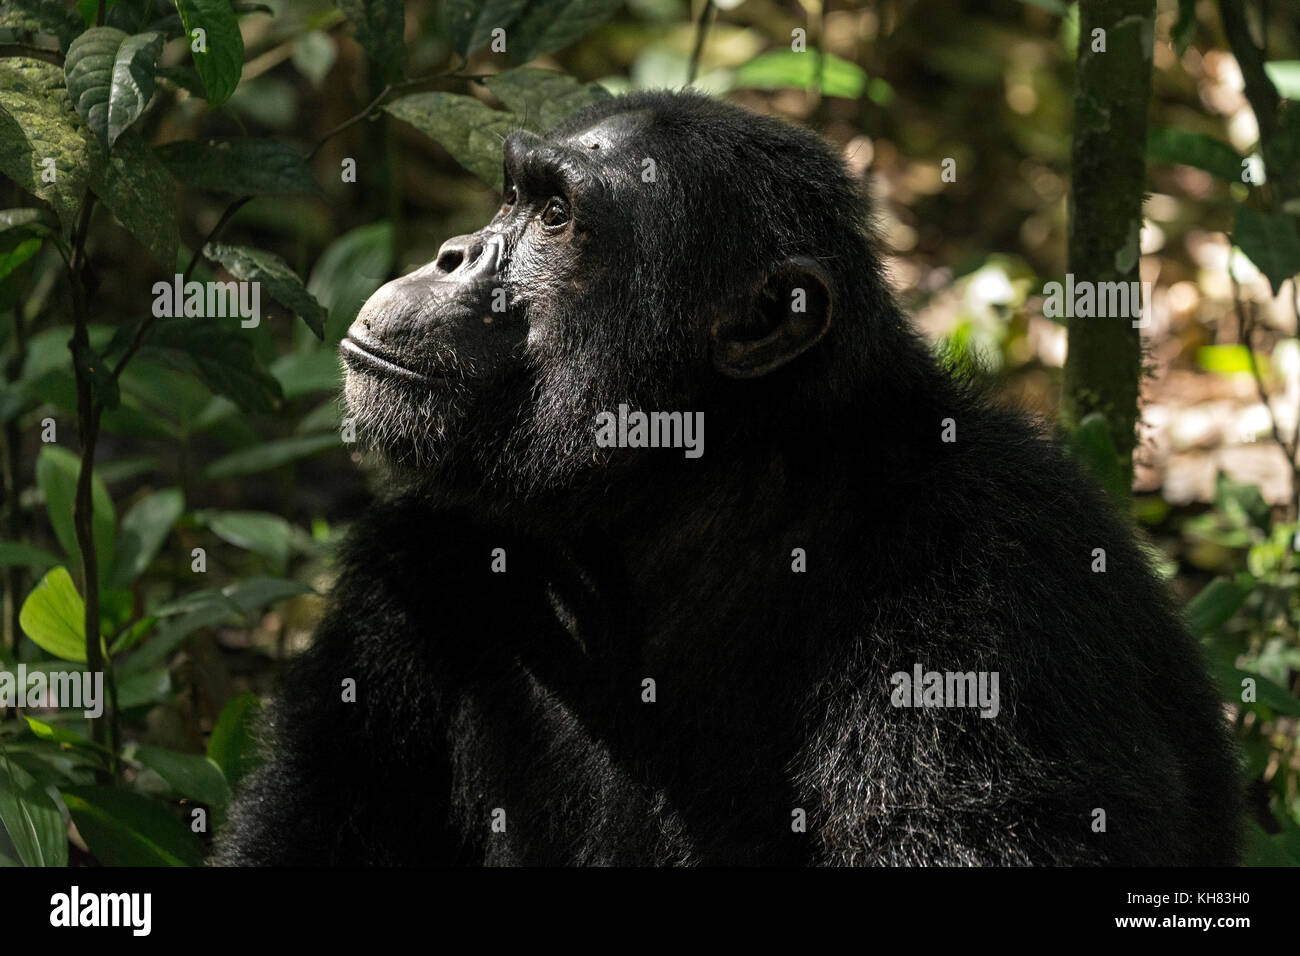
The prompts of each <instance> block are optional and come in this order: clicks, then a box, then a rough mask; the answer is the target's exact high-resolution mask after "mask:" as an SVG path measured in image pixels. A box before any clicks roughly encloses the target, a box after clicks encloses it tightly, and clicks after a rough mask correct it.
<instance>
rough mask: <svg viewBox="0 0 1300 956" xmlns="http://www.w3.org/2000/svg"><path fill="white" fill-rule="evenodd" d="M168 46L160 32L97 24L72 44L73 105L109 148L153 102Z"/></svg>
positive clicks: (69, 59)
mask: <svg viewBox="0 0 1300 956" xmlns="http://www.w3.org/2000/svg"><path fill="white" fill-rule="evenodd" d="M162 46H163V38H162V34H160V33H142V34H138V35H136V36H128V35H127V34H125V33H123V32H122V31H121V30H117V29H114V28H113V27H91V28H90V29H89V30H87V31H86V32H85V33H83V34H82V35H81V36H79V37H77V39H75V40H74V41H72V46H71V47H69V48H68V57H67V60H66V62H65V63H64V65H63V70H64V73H65V75H66V76H67V79H68V92H69V93H70V94H71V95H72V105H73V106H75V107H76V110H77V112H78V113H79V114H81V118H82V119H84V120H85V121H86V125H87V126H89V127H90V130H91V132H92V133H94V134H95V135H96V136H98V137H99V141H100V142H101V143H103V144H104V145H105V146H106V147H108V148H109V149H112V148H113V144H114V143H116V142H117V138H118V137H119V136H121V135H122V133H123V132H124V131H125V130H126V128H127V127H128V126H130V125H131V124H132V123H134V122H135V121H136V120H137V119H139V118H140V114H141V113H143V112H144V108H145V107H146V106H148V105H149V99H150V98H151V97H152V96H153V74H154V65H155V64H156V63H157V62H158V55H159V54H160V53H162Z"/></svg>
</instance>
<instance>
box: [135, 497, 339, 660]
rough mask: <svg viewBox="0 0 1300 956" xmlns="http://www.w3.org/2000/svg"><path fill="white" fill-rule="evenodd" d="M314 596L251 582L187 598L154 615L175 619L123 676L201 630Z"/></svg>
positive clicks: (274, 581) (280, 584) (293, 586)
mask: <svg viewBox="0 0 1300 956" xmlns="http://www.w3.org/2000/svg"><path fill="white" fill-rule="evenodd" d="M199 517H201V516H199ZM312 593H314V592H313V591H312V590H311V588H309V587H307V586H306V585H304V584H301V583H299V582H297V581H291V580H286V579H281V578H251V579H249V580H247V581H240V582H238V583H237V584H231V585H227V586H226V587H224V588H221V589H220V590H217V589H207V590H203V591H198V592H195V593H194V594H189V595H186V596H185V598H183V599H182V600H180V601H175V602H172V604H169V605H165V606H164V607H161V608H158V609H157V610H156V611H155V612H154V613H155V614H157V615H158V616H159V617H162V616H164V615H174V617H173V619H172V620H170V621H165V622H164V623H163V624H161V625H160V626H159V627H158V629H157V631H156V632H155V633H154V635H153V636H152V637H150V638H149V640H148V641H147V642H145V644H144V645H143V646H142V647H141V648H140V649H139V650H138V651H136V652H135V653H134V654H132V655H131V656H130V657H129V658H128V659H127V661H126V663H125V664H124V665H123V667H122V669H121V671H120V673H122V674H135V673H138V672H140V671H142V670H144V669H146V668H148V667H150V666H152V665H153V664H154V663H156V662H157V661H159V660H161V659H163V658H164V657H166V656H167V655H168V654H170V653H171V652H172V651H174V650H175V649H176V648H178V647H180V645H181V644H182V643H184V641H185V639H186V638H187V637H189V636H190V635H191V634H193V633H194V632H195V631H197V630H199V629H201V628H205V627H215V626H216V625H218V624H222V623H224V622H225V621H227V620H229V619H230V618H232V617H236V618H242V617H243V616H244V615H245V614H247V613H249V612H250V611H254V610H256V609H258V608H261V607H265V606H266V605H268V604H273V603H275V602H276V601H281V600H284V599H285V598H290V597H296V596H298V595H300V594H312ZM164 673H166V671H164Z"/></svg>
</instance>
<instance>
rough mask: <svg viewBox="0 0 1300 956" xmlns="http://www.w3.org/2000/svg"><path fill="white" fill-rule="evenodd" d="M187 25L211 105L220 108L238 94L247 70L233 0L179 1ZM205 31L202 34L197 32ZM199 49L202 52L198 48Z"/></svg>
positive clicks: (197, 68) (182, 18)
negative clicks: (240, 81)
mask: <svg viewBox="0 0 1300 956" xmlns="http://www.w3.org/2000/svg"><path fill="white" fill-rule="evenodd" d="M176 11H177V12H178V13H179V14H180V15H181V22H182V23H184V24H185V35H186V36H187V37H189V42H190V52H191V54H192V55H193V57H194V69H195V70H197V71H198V74H199V77H200V78H201V79H202V80H203V87H204V89H206V90H207V91H208V104H209V105H210V106H220V105H221V104H222V103H224V102H226V100H228V99H229V98H230V94H231V93H233V92H235V87H237V86H238V85H239V77H240V74H241V73H243V71H244V38H243V36H242V35H241V34H240V32H239V21H238V20H237V19H236V18H235V11H234V10H232V9H231V8H230V2H229V0H176ZM196 30H201V31H202V34H201V35H196V34H195V31H196ZM196 47H198V49H196Z"/></svg>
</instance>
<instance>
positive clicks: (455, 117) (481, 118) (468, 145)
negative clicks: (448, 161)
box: [384, 93, 519, 192]
mask: <svg viewBox="0 0 1300 956" xmlns="http://www.w3.org/2000/svg"><path fill="white" fill-rule="evenodd" d="M384 109H386V110H387V111H388V112H389V113H391V114H393V115H394V116H396V117H397V118H398V119H400V120H402V121H403V122H406V123H410V124H411V125H412V126H414V127H415V128H416V129H418V130H419V131H420V132H421V133H424V134H425V135H426V136H429V137H431V138H432V139H435V140H437V141H438V142H439V143H441V144H442V145H443V147H444V148H445V149H446V150H447V152H449V153H450V154H451V156H452V158H453V159H455V160H456V162H458V163H460V164H461V165H462V166H464V167H465V168H466V169H468V170H469V171H470V172H471V173H473V174H474V175H475V176H478V177H479V178H480V179H482V180H483V181H484V182H485V183H488V184H489V185H490V186H492V187H493V188H494V189H496V190H497V191H498V192H499V191H500V190H501V186H502V178H503V177H502V172H501V144H502V143H503V142H504V141H505V138H506V137H507V136H509V135H510V134H511V133H512V132H514V131H515V130H516V129H518V128H519V122H518V120H517V119H515V118H514V117H513V116H511V115H510V114H509V113H501V112H498V111H497V110H494V109H491V108H490V107H488V106H485V105H484V104H483V103H480V102H479V101H478V100H476V99H474V98H473V97H472V96H461V95H460V94H457V93H415V94H412V95H411V96H404V97H402V98H401V99H400V100H395V101H394V102H392V103H389V104H388V105H387V106H385V107H384Z"/></svg>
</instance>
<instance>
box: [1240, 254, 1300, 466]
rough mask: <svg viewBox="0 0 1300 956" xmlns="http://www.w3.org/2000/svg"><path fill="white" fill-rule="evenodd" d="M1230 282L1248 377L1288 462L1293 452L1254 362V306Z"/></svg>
mask: <svg viewBox="0 0 1300 956" xmlns="http://www.w3.org/2000/svg"><path fill="white" fill-rule="evenodd" d="M1229 278H1231V280H1232V299H1233V307H1234V308H1235V309H1236V312H1237V325H1238V327H1239V328H1240V330H1241V332H1240V339H1241V344H1242V345H1244V346H1246V360H1247V362H1248V363H1249V364H1250V375H1251V378H1253V379H1254V380H1255V391H1256V392H1258V394H1259V400H1260V401H1261V402H1263V404H1264V408H1265V410H1266V411H1267V412H1268V425H1269V429H1270V430H1271V432H1272V434H1273V441H1275V442H1276V443H1277V446H1278V447H1279V448H1281V449H1282V453H1283V454H1284V455H1286V457H1287V461H1288V462H1289V461H1290V460H1291V458H1292V455H1293V452H1292V449H1291V444H1290V443H1289V442H1288V441H1287V440H1286V439H1284V438H1283V437H1282V430H1281V429H1280V428H1278V427H1277V418H1276V416H1274V414H1273V406H1272V404H1270V402H1269V398H1268V389H1267V388H1265V387H1264V376H1263V374H1262V373H1261V372H1260V370H1259V363H1258V362H1257V361H1256V360H1255V346H1254V341H1253V340H1254V337H1255V309H1254V306H1253V305H1251V304H1249V303H1247V302H1245V301H1244V300H1243V298H1242V295H1241V286H1240V285H1239V284H1238V282H1237V278H1236V276H1229Z"/></svg>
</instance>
